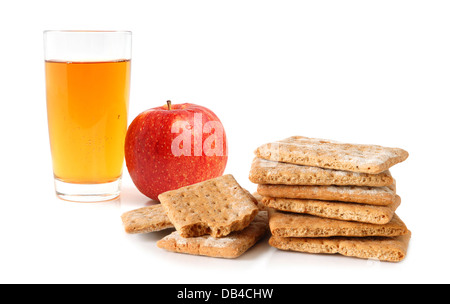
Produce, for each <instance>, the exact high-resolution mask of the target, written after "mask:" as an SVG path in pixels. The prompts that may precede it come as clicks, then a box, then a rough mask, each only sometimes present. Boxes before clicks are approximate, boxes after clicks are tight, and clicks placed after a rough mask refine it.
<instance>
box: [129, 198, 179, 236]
mask: <svg viewBox="0 0 450 304" xmlns="http://www.w3.org/2000/svg"><path fill="white" fill-rule="evenodd" d="M121 218H122V222H123V225H124V227H125V232H127V233H131V234H134V233H148V232H153V231H160V230H164V229H167V228H172V227H173V225H172V223H171V222H170V220H169V217H168V216H167V214H166V211H165V210H164V208H163V206H162V205H161V204H157V205H152V206H148V207H142V208H139V209H135V210H131V211H127V212H125V213H123V214H122V216H121Z"/></svg>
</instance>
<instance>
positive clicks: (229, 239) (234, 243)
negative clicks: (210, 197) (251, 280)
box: [156, 211, 269, 259]
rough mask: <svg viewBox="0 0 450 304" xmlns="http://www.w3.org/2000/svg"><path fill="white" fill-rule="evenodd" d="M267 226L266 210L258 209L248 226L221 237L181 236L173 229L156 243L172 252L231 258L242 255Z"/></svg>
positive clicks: (263, 232) (260, 236)
mask: <svg viewBox="0 0 450 304" xmlns="http://www.w3.org/2000/svg"><path fill="white" fill-rule="evenodd" d="M268 227H269V225H268V214H267V211H259V212H258V214H257V215H256V217H255V219H254V220H253V221H252V222H251V223H250V225H248V227H246V228H245V229H244V230H241V231H235V232H232V233H230V234H229V235H228V236H226V237H223V238H214V237H212V236H209V235H208V236H206V235H204V236H198V237H191V238H183V237H181V236H180V234H179V232H178V231H174V232H172V233H171V234H169V235H168V236H166V237H164V238H163V239H161V240H159V241H158V242H157V243H156V245H157V246H158V247H159V248H162V249H166V250H169V251H173V252H180V253H188V254H193V255H204V256H210V257H220V258H230V259H232V258H237V257H239V256H240V255H242V254H243V253H244V252H246V251H247V250H248V249H249V248H250V247H252V246H253V245H254V244H255V243H256V242H257V241H258V240H259V239H261V238H262V237H263V236H264V234H265V233H266V232H267V230H268Z"/></svg>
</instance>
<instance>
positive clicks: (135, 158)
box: [125, 102, 228, 201]
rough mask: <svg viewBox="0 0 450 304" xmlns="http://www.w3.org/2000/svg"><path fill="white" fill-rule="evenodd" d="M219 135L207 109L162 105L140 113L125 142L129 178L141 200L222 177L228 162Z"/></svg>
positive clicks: (223, 137)
mask: <svg viewBox="0 0 450 304" xmlns="http://www.w3.org/2000/svg"><path fill="white" fill-rule="evenodd" d="M227 151H228V150H227V139H226V134H225V130H224V128H223V125H222V123H221V122H220V120H219V118H218V117H217V115H215V114H214V113H213V112H212V111H211V110H209V109H208V108H205V107H202V106H199V105H195V104H190V103H184V104H173V105H172V104H171V103H170V102H168V103H167V104H166V105H164V106H161V107H156V108H152V109H149V110H146V111H144V112H142V113H140V114H139V115H138V116H137V117H136V118H135V119H134V120H133V121H132V123H131V124H130V126H129V127H128V130H127V135H126V138H125V161H126V166H127V169H128V172H129V174H130V177H131V179H132V181H133V183H134V184H135V186H136V187H137V188H138V190H139V191H140V192H141V193H142V194H144V195H145V196H147V197H149V198H151V199H153V200H156V201H157V200H158V195H159V194H161V193H164V192H166V191H170V190H175V189H178V188H181V187H184V186H188V185H191V184H195V183H198V182H202V181H204V180H208V179H211V178H215V177H218V176H221V175H223V173H224V171H225V167H226V164H227V161H228V153H227Z"/></svg>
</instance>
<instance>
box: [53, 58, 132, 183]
mask: <svg viewBox="0 0 450 304" xmlns="http://www.w3.org/2000/svg"><path fill="white" fill-rule="evenodd" d="M45 70H46V87H47V115H48V129H49V135H50V146H51V153H52V160H53V172H54V175H55V178H56V179H57V180H61V181H64V182H67V183H79V184H98V183H108V182H112V181H115V180H117V179H118V178H120V176H121V174H122V167H123V162H124V141H125V135H126V131H127V111H128V98H129V89H130V88H129V83H130V81H129V80H130V60H118V61H107V62H59V61H46V62H45Z"/></svg>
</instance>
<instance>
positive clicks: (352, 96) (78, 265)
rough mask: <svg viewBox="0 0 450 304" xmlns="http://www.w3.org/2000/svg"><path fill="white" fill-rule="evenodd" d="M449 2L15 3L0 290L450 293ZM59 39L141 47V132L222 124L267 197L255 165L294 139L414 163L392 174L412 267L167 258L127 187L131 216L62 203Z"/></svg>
mask: <svg viewBox="0 0 450 304" xmlns="http://www.w3.org/2000/svg"><path fill="white" fill-rule="evenodd" d="M449 15H450V3H449V2H448V1H394V0H389V1H360V0H358V1H261V0H259V1H245V0H240V1H169V0H166V1H132V0H130V1H111V0H109V1H92V0H89V1H84V0H77V1H7V2H4V3H2V5H1V7H0V29H1V37H0V57H1V60H2V62H1V65H0V77H1V79H0V97H1V103H2V105H3V106H2V111H1V119H0V124H1V125H0V130H1V131H0V132H1V149H0V153H1V161H2V166H1V175H0V176H1V177H0V178H1V196H0V198H1V201H0V283H432V282H434V283H435V282H439V283H443V282H445V283H449V281H450V280H449V275H448V273H449V271H450V262H449V258H448V254H449V252H450V242H448V238H449V236H448V232H449V222H450V219H449V214H450V201H449V198H448V195H447V193H448V191H447V190H448V187H449V183H448V178H449V174H448V173H449V172H450V171H449V170H450V165H449V161H448V160H449V151H450V150H449V148H450V145H449V143H448V131H449V125H450V123H449V121H448V114H449V110H448V107H446V105H447V104H448V102H449V98H450V90H449V82H450V18H449ZM46 29H103V30H106V29H116V30H131V31H132V32H133V55H132V56H133V59H132V80H131V90H132V91H131V100H130V118H129V122H131V120H132V119H133V118H134V117H135V116H136V115H137V114H138V113H140V112H142V111H143V110H146V109H148V108H152V107H156V106H160V105H163V104H164V102H165V101H166V100H167V99H171V100H172V102H173V103H182V102H192V103H196V104H199V105H203V106H206V107H208V108H210V109H211V110H213V111H214V112H215V113H216V114H217V115H218V116H219V118H220V119H221V120H222V122H223V124H224V126H225V130H226V132H227V135H228V139H229V162H228V166H227V169H226V173H231V174H233V175H234V176H235V177H236V179H237V180H238V182H240V183H241V185H242V186H244V187H245V188H247V189H249V190H250V191H255V189H256V186H255V185H253V184H252V183H250V182H249V180H248V172H249V169H250V163H251V160H252V158H253V151H254V149H255V148H256V147H257V146H259V145H261V144H263V143H265V142H268V141H272V140H278V139H283V138H285V137H288V136H291V135H303V136H309V137H321V138H327V139H334V140H340V141H346V142H353V143H368V144H379V145H385V146H392V147H400V148H403V149H406V150H407V151H408V152H409V153H410V157H409V159H408V160H407V161H405V162H404V163H402V164H399V165H397V166H395V167H394V168H392V170H391V172H392V174H393V176H394V177H395V178H396V179H397V186H398V194H399V195H400V196H401V197H402V205H401V206H400V207H399V209H398V210H397V214H398V215H399V216H400V217H401V218H402V220H403V221H404V222H405V223H406V225H407V226H408V228H409V229H410V230H411V231H412V239H411V242H410V246H409V251H408V255H407V257H406V259H405V260H404V261H402V262H400V263H384V262H376V261H367V260H361V259H355V258H348V257H342V256H337V255H333V256H328V255H311V254H302V253H291V252H282V251H279V250H276V249H274V248H271V247H270V246H269V245H268V244H267V238H266V239H264V240H262V241H261V242H260V243H258V244H257V245H256V246H255V247H254V248H252V249H251V250H250V251H249V252H247V253H246V254H244V255H243V256H241V257H240V258H238V259H236V260H225V259H215V258H206V257H198V256H190V255H185V254H176V253H169V252H166V251H164V250H162V249H159V248H157V247H156V241H157V240H159V239H160V238H162V237H163V236H164V235H165V234H166V233H167V232H158V233H154V234H147V235H127V234H125V232H124V230H123V227H122V223H121V220H120V215H121V214H122V213H123V212H125V211H127V210H131V209H135V208H138V207H141V206H145V205H148V204H150V203H151V202H149V200H148V199H147V198H146V197H144V196H143V195H142V194H140V193H139V192H138V190H137V189H136V188H135V187H134V185H133V183H132V181H131V180H130V178H129V176H128V173H127V171H126V170H125V172H124V181H123V192H122V196H121V198H120V199H119V200H116V201H112V202H107V203H98V204H80V203H71V202H67V201H62V200H59V199H57V198H56V197H55V195H54V188H53V181H52V178H53V176H52V169H51V157H50V149H49V143H48V134H47V120H46V119H47V117H46V105H45V86H44V64H43V39H42V31H43V30H46Z"/></svg>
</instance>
